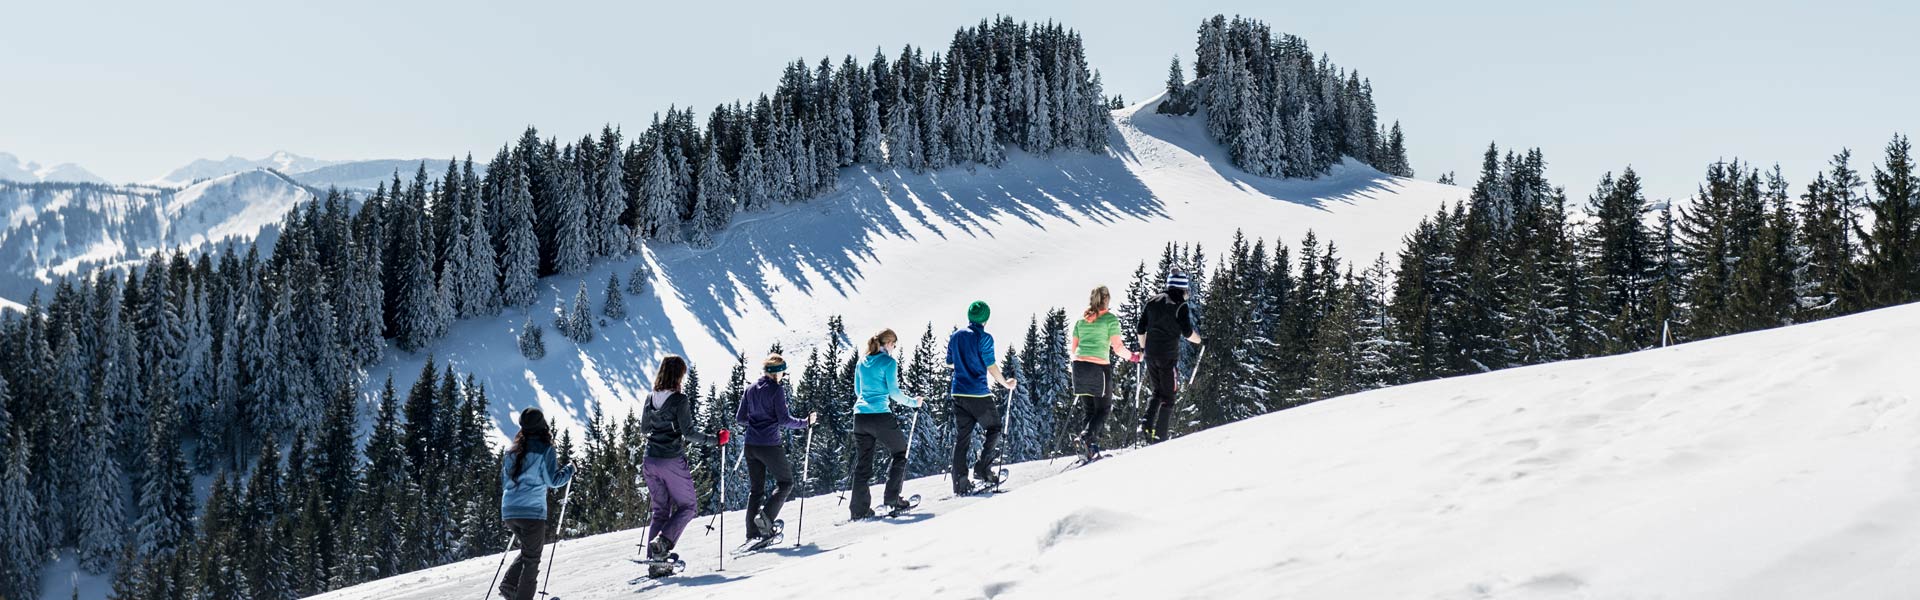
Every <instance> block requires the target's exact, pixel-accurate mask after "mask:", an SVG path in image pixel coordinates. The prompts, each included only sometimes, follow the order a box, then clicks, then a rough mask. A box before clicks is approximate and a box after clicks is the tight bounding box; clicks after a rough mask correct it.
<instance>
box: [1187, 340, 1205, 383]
mask: <svg viewBox="0 0 1920 600" xmlns="http://www.w3.org/2000/svg"><path fill="white" fill-rule="evenodd" d="M1206 359H1207V345H1206V344H1201V345H1200V354H1199V355H1198V356H1195V357H1193V370H1192V371H1188V372H1187V385H1189V386H1191V385H1193V379H1194V378H1195V377H1199V376H1200V361H1203V360H1206Z"/></svg>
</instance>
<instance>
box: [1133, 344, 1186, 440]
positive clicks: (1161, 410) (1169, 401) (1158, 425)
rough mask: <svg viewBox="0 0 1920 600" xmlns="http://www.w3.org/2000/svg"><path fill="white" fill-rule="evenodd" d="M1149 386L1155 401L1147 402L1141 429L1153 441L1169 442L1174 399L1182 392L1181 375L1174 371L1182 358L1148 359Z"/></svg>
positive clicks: (1153, 357) (1150, 357) (1152, 357)
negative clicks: (1168, 427)
mask: <svg viewBox="0 0 1920 600" xmlns="http://www.w3.org/2000/svg"><path fill="white" fill-rule="evenodd" d="M1146 364H1147V385H1148V386H1150V387H1152V388H1153V399H1152V400H1150V401H1148V402H1147V415H1146V417H1145V418H1142V419H1140V429H1141V430H1143V431H1146V432H1147V433H1148V434H1149V435H1151V436H1153V441H1156V442H1164V441H1167V434H1168V431H1167V425H1168V424H1169V423H1170V422H1172V420H1173V397H1174V395H1175V394H1177V393H1178V392H1179V390H1180V374H1179V373H1178V372H1176V371H1175V370H1174V367H1175V366H1176V365H1179V364H1180V358H1179V357H1178V356H1175V357H1170V358H1169V357H1155V356H1149V357H1147V361H1146Z"/></svg>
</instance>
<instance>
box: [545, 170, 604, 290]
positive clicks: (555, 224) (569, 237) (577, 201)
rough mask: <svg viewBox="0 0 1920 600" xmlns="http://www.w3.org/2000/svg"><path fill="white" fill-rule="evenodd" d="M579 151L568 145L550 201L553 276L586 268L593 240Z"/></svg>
mask: <svg viewBox="0 0 1920 600" xmlns="http://www.w3.org/2000/svg"><path fill="white" fill-rule="evenodd" d="M582 162H583V159H582V158H581V157H580V155H579V152H578V150H576V149H575V148H574V147H572V146H568V147H567V149H566V150H565V151H563V152H562V153H561V155H560V162H559V164H557V165H555V167H556V168H557V169H558V170H559V184H560V185H559V189H558V190H557V191H556V193H555V195H554V199H553V202H554V203H553V208H552V214H553V216H552V217H551V218H552V219H553V221H552V222H551V223H549V224H548V225H547V226H548V227H549V228H550V230H551V231H552V235H553V240H552V241H551V245H552V246H553V264H552V265H551V266H552V272H554V273H578V272H580V271H582V270H585V269H586V268H587V264H588V261H589V260H591V258H592V255H591V252H592V251H593V248H594V240H592V239H590V238H589V237H588V233H589V232H588V229H587V228H588V226H589V225H590V223H589V220H588V215H589V213H588V207H587V203H588V201H589V199H588V198H587V185H586V174H585V173H584V172H583V169H585V168H586V165H584V164H582Z"/></svg>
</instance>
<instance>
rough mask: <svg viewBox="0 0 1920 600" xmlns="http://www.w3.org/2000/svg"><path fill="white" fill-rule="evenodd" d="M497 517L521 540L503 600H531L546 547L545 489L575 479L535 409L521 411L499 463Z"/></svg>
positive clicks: (503, 589) (504, 585)
mask: <svg viewBox="0 0 1920 600" xmlns="http://www.w3.org/2000/svg"><path fill="white" fill-rule="evenodd" d="M500 462H501V464H500V518H501V519H502V520H504V521H506V522H507V529H508V530H511V531H512V532H513V534H514V535H515V536H517V537H519V538H520V556H519V557H518V558H515V559H514V561H513V566H512V567H509V568H508V569H507V577H506V579H502V580H500V596H501V597H504V598H506V599H507V600H529V599H531V598H533V592H534V588H535V587H536V584H535V582H537V581H539V579H540V551H541V549H542V548H543V547H544V546H546V543H547V490H549V489H552V488H557V487H561V486H564V485H567V482H569V481H573V465H567V466H566V467H564V468H563V467H561V466H560V465H559V461H557V460H555V459H554V456H553V430H552V429H549V428H548V427H547V416H546V415H544V414H541V413H540V409H538V408H528V409H526V410H523V411H520V433H519V434H518V435H515V436H514V438H513V448H512V449H510V450H508V451H507V455H506V460H503V461H500Z"/></svg>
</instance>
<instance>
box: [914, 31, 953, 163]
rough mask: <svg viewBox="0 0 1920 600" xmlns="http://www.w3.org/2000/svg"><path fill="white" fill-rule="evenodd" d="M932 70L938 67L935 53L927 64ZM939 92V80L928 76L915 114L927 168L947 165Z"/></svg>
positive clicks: (922, 157)
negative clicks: (930, 62)
mask: <svg viewBox="0 0 1920 600" xmlns="http://www.w3.org/2000/svg"><path fill="white" fill-rule="evenodd" d="M929 68H930V69H931V70H933V71H936V72H937V71H938V70H939V68H940V55H938V54H935V55H934V57H933V63H932V64H931V65H930V66H929ZM940 100H941V93H940V87H939V80H938V79H936V78H931V77H930V78H928V79H927V81H926V85H925V88H924V90H923V91H922V92H921V93H920V106H919V107H918V108H917V110H918V111H919V112H918V114H917V115H916V117H917V118H916V119H915V121H916V123H915V124H916V125H919V126H920V130H919V131H920V145H921V148H920V152H921V163H922V166H923V167H924V168H925V169H927V170H929V171H933V170H939V169H944V168H946V167H947V165H948V164H950V162H949V154H948V146H947V139H946V135H945V132H946V120H945V119H944V118H942V117H943V116H944V114H943V113H944V112H945V111H943V110H941V105H940Z"/></svg>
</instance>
